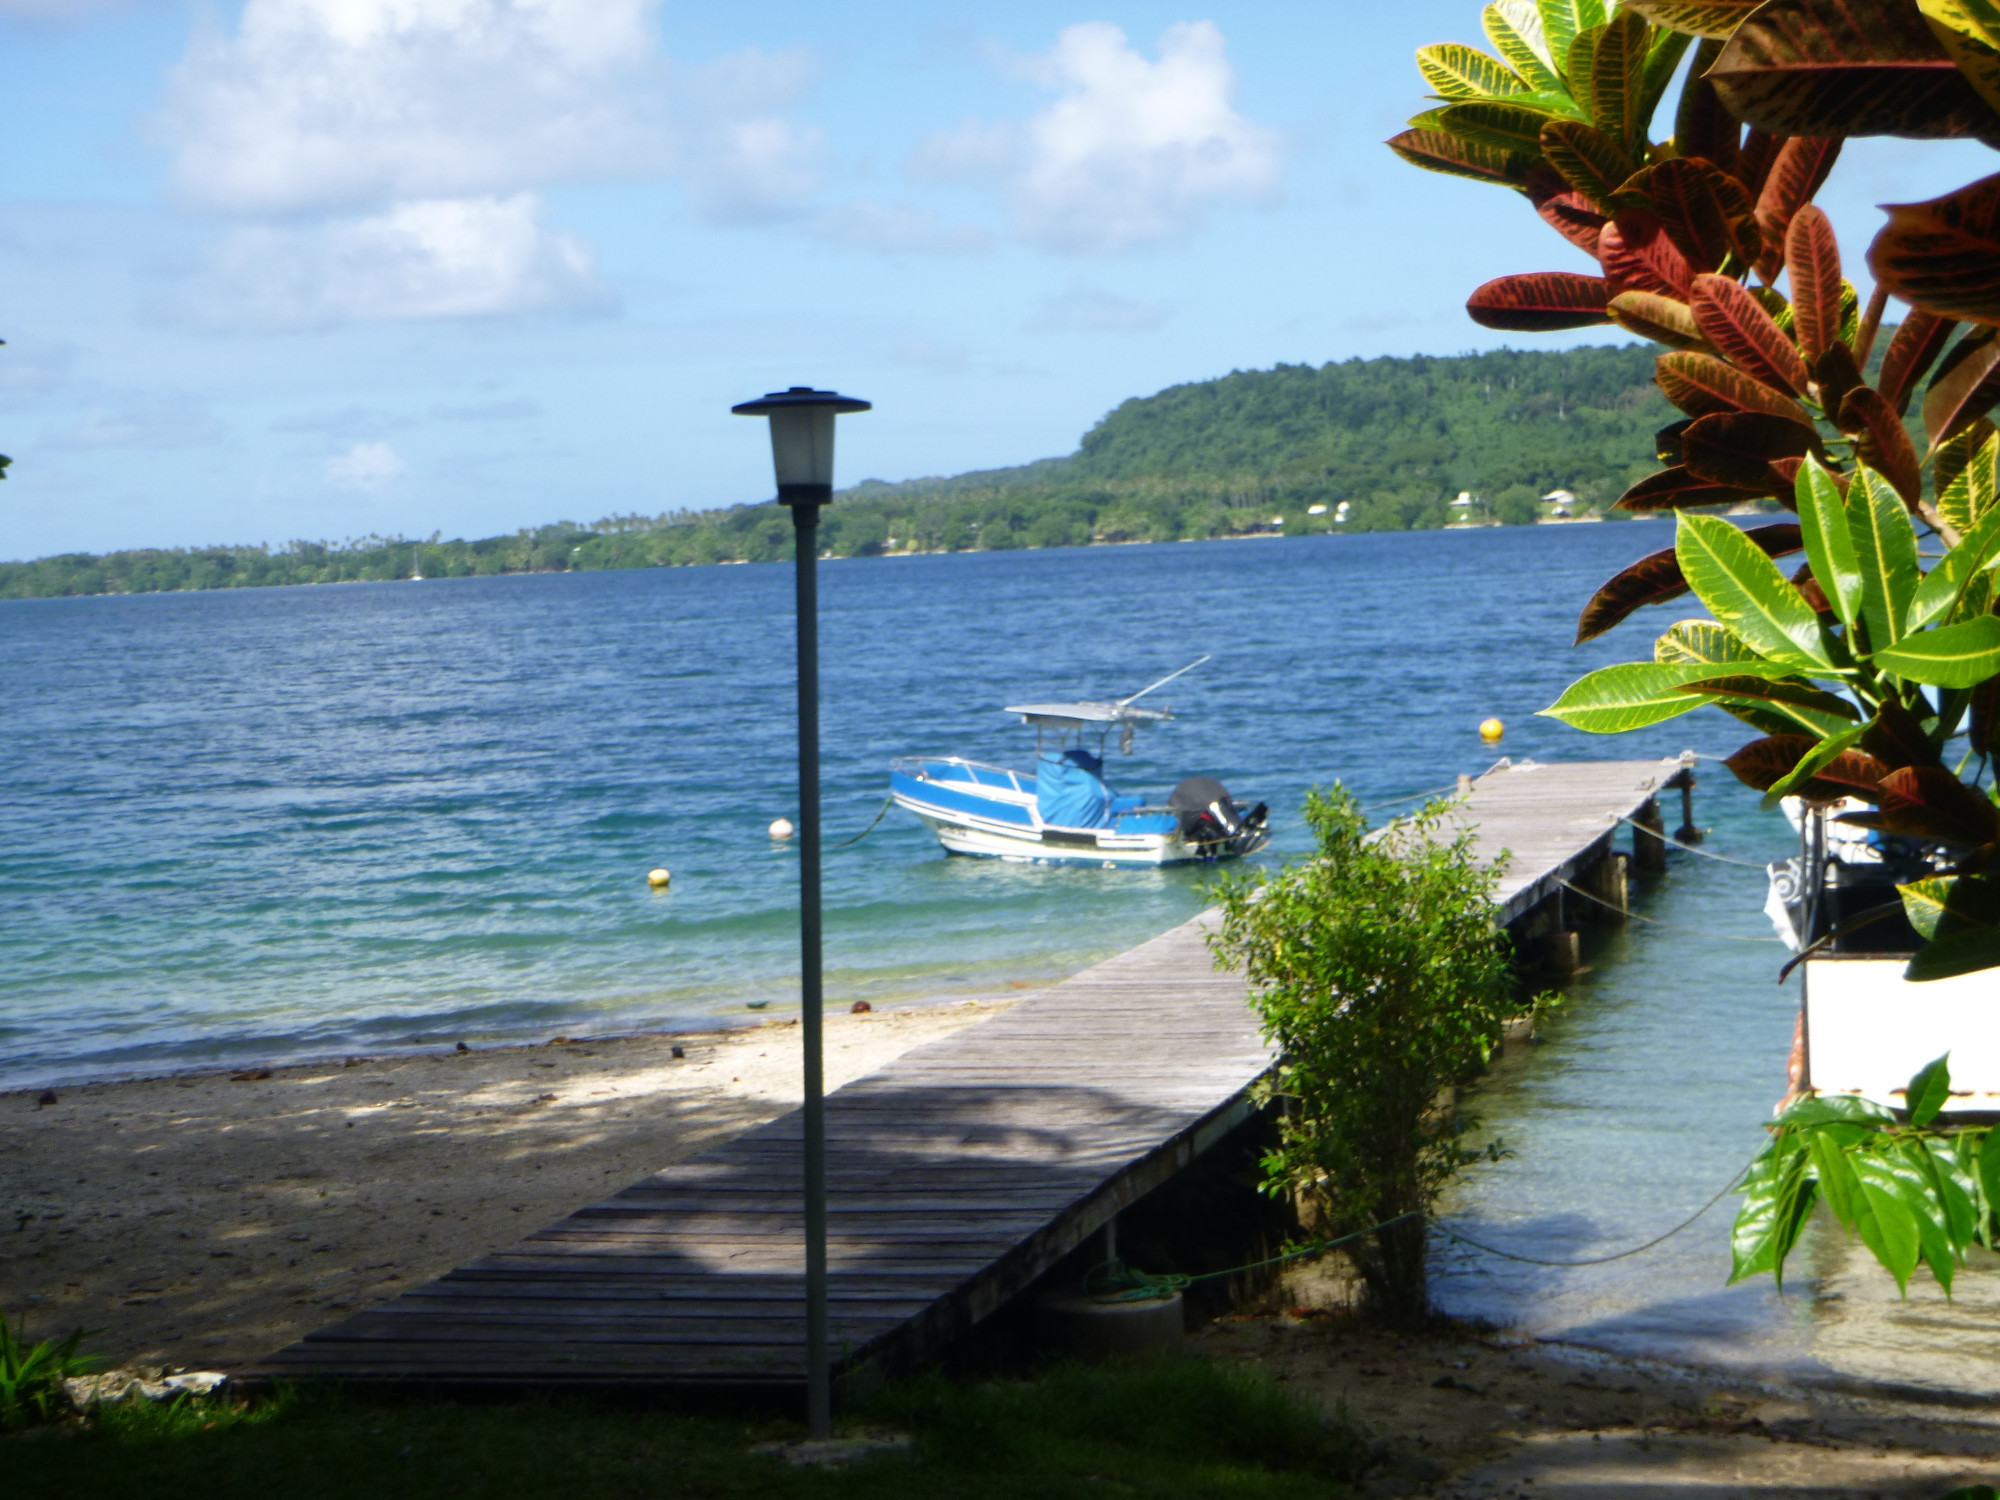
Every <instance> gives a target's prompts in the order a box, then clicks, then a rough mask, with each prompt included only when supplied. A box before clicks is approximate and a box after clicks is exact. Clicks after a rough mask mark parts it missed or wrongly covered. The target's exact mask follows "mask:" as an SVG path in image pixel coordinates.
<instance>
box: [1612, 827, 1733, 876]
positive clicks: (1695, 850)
mask: <svg viewBox="0 0 2000 1500" xmlns="http://www.w3.org/2000/svg"><path fill="white" fill-rule="evenodd" d="M1616 817H1617V819H1618V821H1619V822H1621V823H1628V824H1630V825H1631V826H1632V827H1633V828H1636V829H1638V830H1639V831H1640V832H1641V833H1645V834H1649V835H1651V836H1652V837H1653V838H1656V839H1658V840H1659V841H1660V842H1661V843H1663V844H1665V845H1667V846H1668V847H1670V848H1674V849H1681V850H1685V851H1686V852H1687V853H1689V854H1699V855H1700V856H1701V857H1702V858H1703V859H1713V860H1719V861H1721V862H1722V863H1723V864H1725V865H1741V866H1742V867H1743V868H1744V869H1746V870H1762V869H1765V868H1767V867H1766V866H1764V865H1761V864H1759V863H1757V862H1756V861H1755V860H1750V859H1737V858H1736V857H1735V856H1734V855H1730V854H1717V853H1716V852H1715V851H1714V850H1713V849H1703V848H1702V847H1700V846H1699V845H1697V844H1683V843H1682V842H1681V841H1680V840H1679V839H1670V838H1668V837H1667V836H1666V835H1665V834H1664V833H1661V832H1660V831H1659V830H1658V829H1655V828H1648V827H1647V826H1646V825H1645V824H1644V823H1641V822H1639V821H1638V820H1636V819H1634V818H1628V817H1626V816H1625V814H1623V813H1618V814H1616Z"/></svg>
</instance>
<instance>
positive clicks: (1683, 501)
mask: <svg viewBox="0 0 2000 1500" xmlns="http://www.w3.org/2000/svg"><path fill="white" fill-rule="evenodd" d="M1758 493H1759V492H1758V491H1756V490H1739V489H1738V488H1736V486H1735V485H1733V484H1714V483H1711V482H1710V481H1709V480H1706V479H1698V478H1696V477H1695V476H1694V475H1693V474H1690V473H1689V472H1688V471H1687V470H1686V469H1685V468H1683V467H1681V466H1680V465H1675V466H1674V467H1673V468H1670V469H1662V470H1660V472H1659V473H1657V474H1648V475H1647V476H1646V477H1645V478H1644V479H1642V480H1640V481H1639V482H1638V483H1637V484H1635V485H1633V486H1632V488H1630V489H1629V490H1627V491H1626V492H1625V493H1624V494H1622V495H1620V496H1619V497H1618V500H1617V502H1616V505H1615V507H1614V508H1615V509H1618V510H1692V509H1695V508H1696V507H1698V506H1703V505H1737V504H1740V503H1741V502H1743V501H1745V500H1755V499H1756V498H1757V497H1758Z"/></svg>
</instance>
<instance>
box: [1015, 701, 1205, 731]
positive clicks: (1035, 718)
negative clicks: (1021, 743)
mask: <svg viewBox="0 0 2000 1500" xmlns="http://www.w3.org/2000/svg"><path fill="white" fill-rule="evenodd" d="M1001 712H1003V713H1010V714H1019V715H1020V716H1021V722H1022V723H1024V724H1034V725H1038V726H1040V727H1042V728H1045V729H1081V728H1083V727H1084V726H1085V725H1086V724H1152V723H1157V722H1159V721H1160V720H1162V719H1171V718H1172V717H1173V716H1174V711H1173V710H1172V709H1170V708H1134V707H1133V706H1132V705H1131V704H1130V703H1129V702H1126V703H1019V704H1014V705H1011V706H1009V707H1007V708H1005V709H1003V710H1001Z"/></svg>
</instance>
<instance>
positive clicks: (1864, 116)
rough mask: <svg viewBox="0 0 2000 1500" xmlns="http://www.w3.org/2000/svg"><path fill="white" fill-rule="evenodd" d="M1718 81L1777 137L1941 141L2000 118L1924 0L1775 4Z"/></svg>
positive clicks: (1987, 127) (1986, 128) (1748, 28)
mask: <svg viewBox="0 0 2000 1500" xmlns="http://www.w3.org/2000/svg"><path fill="white" fill-rule="evenodd" d="M1708 78H1709V81H1710V82H1711V83H1713V84H1714V85H1715V87H1716V90H1717V91H1718V92H1719V93H1720V94H1721V95H1722V102H1723V103H1724V104H1725V105H1726V106H1728V108H1729V110H1730V112H1731V113H1733V114H1734V115H1735V116H1736V117H1737V118H1738V119H1739V120H1747V121H1748V122H1749V123H1750V124H1752V125H1754V126H1756V127H1757V128H1758V129H1760V130H1768V131H1770V132H1772V133H1773V134H1776V135H1809V136H1842V135H1899V136H1914V137H1919V138H1923V139H1932V140H1936V139H1944V138H1948V137H1955V136H1968V135H1970V136H1983V135H1985V134H1987V133H1989V132H1991V131H1992V130H1993V129H1994V128H1995V125H1996V123H2000V122H1996V120H1995V117H1994V115H1993V112H1992V111H1991V110H1990V109H1988V108H1987V107H1986V104H1985V103H1984V101H1982V100H1981V99H1980V97H1979V95H1978V93H1977V92H1976V91H1975V90H1974V89H1973V87H1972V85H1971V84H1970V83H1969V82H1967V81H1966V78H1965V76H1964V75H1963V74H1962V73H1960V72H1959V70H1958V68H1957V67H1956V66H1955V65H1954V64H1953V62H1952V60H1951V58H1950V57H1949V56H1948V55H1947V54H1946V52H1945V50H1944V47H1943V45H1942V44H1941V43H1940V42H1939V41H1938V39H1937V37H1936V36H1935V35H1934V34H1933V33H1932V31H1931V28H1930V26H1929V24H1928V23H1927V22H1926V21H1925V20H1924V15H1923V12H1922V11H1920V10H1919V9H1918V8H1917V5H1916V0H1770V3H1769V4H1767V5H1764V6H1762V7H1760V8H1759V9H1758V10H1757V11H1756V12H1755V13H1753V14H1752V15H1751V16H1750V17H1749V18H1748V19H1747V20H1745V21H1744V22H1743V24H1742V25H1741V26H1739V27H1737V29H1736V31H1735V32H1734V34H1732V35H1731V37H1730V38H1729V42H1728V44H1727V45H1726V46H1724V47H1723V49H1722V55H1721V56H1720V57H1718V58H1717V59H1716V60H1715V66H1714V67H1712V68H1710V69H1709V70H1708Z"/></svg>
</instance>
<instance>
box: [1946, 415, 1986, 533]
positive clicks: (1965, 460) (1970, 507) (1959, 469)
mask: <svg viewBox="0 0 2000 1500" xmlns="http://www.w3.org/2000/svg"><path fill="white" fill-rule="evenodd" d="M1954 445H1958V451H1957V452H1954V451H1953V449H1954ZM1968 447H1969V448H1970V450H1971V451H1970V452H1969V453H1968V452H1966V451H1965V449H1966V448H1968ZM1953 458H1956V459H1958V463H1957V465H1956V467H1955V468H1954V469H1953V472H1952V474H1951V477H1950V478H1949V479H1946V478H1944V474H1943V471H1944V468H1945V465H1946V462H1947V460H1948V459H1953ZM1937 473H1938V478H1939V480H1940V481H1941V482H1942V484H1943V490H1942V492H1941V493H1940V494H1939V495H1938V514H1939V515H1940V516H1941V517H1942V518H1943V519H1944V523H1945V524H1946V525H1947V526H1949V527H1951V529H1952V530H1954V531H1956V532H1957V533H1958V534H1959V535H1960V536H1963V535H1965V533H1966V532H1968V531H1970V530H1971V529H1972V528H1973V525H1974V524H1975V523H1976V522H1977V521H1978V520H1979V518H1980V517H1981V516H1983V515H1985V514H1986V512H1987V511H1988V510H1990V509H1992V508H1993V498H1994V495H1995V493H1996V492H2000V435H1995V434H1994V433H1993V432H1992V431H1991V429H1990V428H1989V429H1984V430H1982V429H1978V428H1974V429H1971V430H1968V431H1966V432H1964V433H1962V434H1960V436H1959V437H1957V438H1953V439H1951V440H1950V441H1948V442H1946V443H1944V444H1943V445H1942V446H1941V447H1940V448H1939V450H1938V457H1937Z"/></svg>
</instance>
